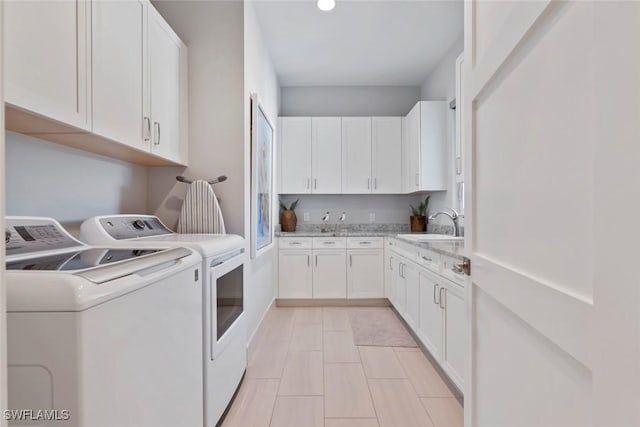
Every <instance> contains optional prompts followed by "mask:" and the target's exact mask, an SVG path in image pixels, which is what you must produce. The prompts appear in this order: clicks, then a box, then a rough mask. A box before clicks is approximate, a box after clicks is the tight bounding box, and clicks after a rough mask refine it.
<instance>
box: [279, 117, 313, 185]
mask: <svg viewBox="0 0 640 427" xmlns="http://www.w3.org/2000/svg"><path fill="white" fill-rule="evenodd" d="M278 134H279V135H280V150H281V151H280V189H281V191H280V192H281V193H283V194H309V193H311V117H282V118H281V119H280V129H278Z"/></svg>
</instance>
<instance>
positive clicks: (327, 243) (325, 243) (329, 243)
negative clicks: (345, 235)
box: [322, 242, 336, 245]
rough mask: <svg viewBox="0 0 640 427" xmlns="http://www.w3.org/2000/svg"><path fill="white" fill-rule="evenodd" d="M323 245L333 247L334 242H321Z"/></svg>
mask: <svg viewBox="0 0 640 427" xmlns="http://www.w3.org/2000/svg"><path fill="white" fill-rule="evenodd" d="M322 244H323V245H335V244H336V242H322Z"/></svg>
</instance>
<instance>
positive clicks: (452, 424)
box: [420, 397, 464, 427]
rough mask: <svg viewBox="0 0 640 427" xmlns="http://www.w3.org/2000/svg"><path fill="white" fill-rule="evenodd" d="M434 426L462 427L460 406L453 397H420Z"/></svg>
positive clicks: (462, 414)
mask: <svg viewBox="0 0 640 427" xmlns="http://www.w3.org/2000/svg"><path fill="white" fill-rule="evenodd" d="M420 400H421V401H422V405H423V406H424V407H425V409H426V410H427V412H428V413H429V416H430V417H431V420H432V421H433V424H434V426H435V427H463V426H464V413H463V410H462V406H461V405H460V403H459V402H458V401H457V400H456V399H455V398H454V397H423V398H421V399H420Z"/></svg>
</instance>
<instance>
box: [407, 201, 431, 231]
mask: <svg viewBox="0 0 640 427" xmlns="http://www.w3.org/2000/svg"><path fill="white" fill-rule="evenodd" d="M430 197H431V196H427V197H425V199H424V200H423V201H422V202H421V203H420V204H419V205H418V207H417V208H416V207H415V206H413V205H409V206H410V207H411V232H412V233H421V232H425V231H427V216H426V215H427V207H428V206H429V198H430Z"/></svg>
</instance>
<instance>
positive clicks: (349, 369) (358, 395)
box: [324, 363, 376, 418]
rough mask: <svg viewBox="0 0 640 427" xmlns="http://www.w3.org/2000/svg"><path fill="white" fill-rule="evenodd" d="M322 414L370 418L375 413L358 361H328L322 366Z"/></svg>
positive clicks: (336, 416) (333, 416) (330, 416)
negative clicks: (323, 392) (323, 386)
mask: <svg viewBox="0 0 640 427" xmlns="http://www.w3.org/2000/svg"><path fill="white" fill-rule="evenodd" d="M324 384H325V396H324V399H325V402H324V415H325V416H326V417H328V418H371V417H375V416H376V413H375V410H374V409H373V402H372V401H371V395H370V393H369V387H368V386H367V379H366V377H365V375H364V371H363V369H362V365H360V364H359V363H336V364H334V363H329V364H326V365H325V367H324Z"/></svg>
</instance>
